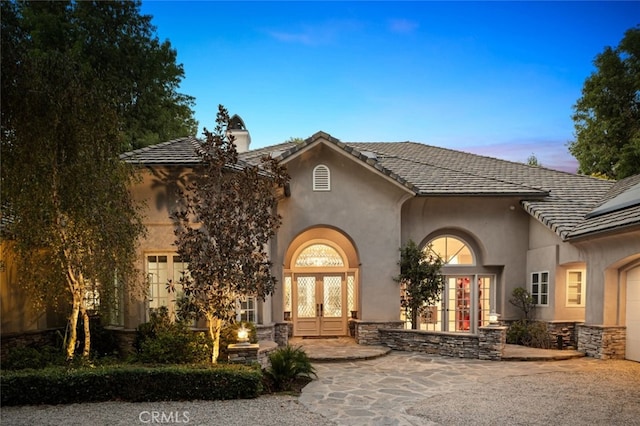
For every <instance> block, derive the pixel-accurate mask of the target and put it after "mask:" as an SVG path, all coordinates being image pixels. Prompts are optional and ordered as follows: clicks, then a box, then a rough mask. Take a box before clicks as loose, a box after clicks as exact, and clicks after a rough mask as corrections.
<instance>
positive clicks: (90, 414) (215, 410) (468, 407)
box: [0, 352, 640, 426]
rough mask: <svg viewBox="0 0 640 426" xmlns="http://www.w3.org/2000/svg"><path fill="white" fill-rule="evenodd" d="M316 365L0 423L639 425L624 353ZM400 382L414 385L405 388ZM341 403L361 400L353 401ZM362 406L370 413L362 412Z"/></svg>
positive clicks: (24, 410) (20, 411) (633, 366)
mask: <svg viewBox="0 0 640 426" xmlns="http://www.w3.org/2000/svg"><path fill="white" fill-rule="evenodd" d="M317 367H318V371H319V379H318V380H316V381H314V382H312V383H311V384H310V385H308V386H307V387H306V388H305V389H304V391H303V394H302V396H301V397H299V398H296V397H292V396H286V395H278V396H264V397H260V398H258V399H255V400H235V401H194V402H179V401H177V402H160V403H125V402H106V403H94V404H74V405H62V406H28V407H3V408H2V409H0V414H1V418H0V422H1V423H2V425H62V424H64V425H142V424H191V425H231V426H233V425H243V426H244V425H251V424H253V425H261V426H262V425H274V426H275V425H282V426H287V425H305V426H306V425H318V426H323V425H331V424H339V425H343V424H344V425H440V424H441V425H465V426H466V425H550V424H553V425H640V363H636V362H631V361H597V360H593V359H579V360H570V361H555V362H546V363H545V362H538V363H529V362H490V361H486V362H485V361H477V360H459V359H451V358H443V357H428V356H420V355H411V354H407V353H397V352H393V353H391V354H390V355H389V356H386V357H383V358H380V359H378V360H370V361H361V362H357V363H336V364H318V365H317ZM375 383H377V385H375ZM394 386H396V387H397V388H399V389H400V388H405V389H407V391H406V395H404V394H402V393H401V392H398V393H394V392H391V391H392V390H393V388H394ZM421 386H426V387H424V388H421ZM410 389H413V390H415V389H423V390H421V391H420V392H418V393H415V392H413V393H412V392H410V391H409V390H410ZM389 390H391V391H389ZM386 391H389V392H390V393H389V394H386V393H385V392H386ZM385 395H386V396H385ZM350 404H355V405H356V406H357V407H359V408H361V409H359V410H353V409H352V408H353V406H350ZM367 410H369V411H367ZM376 410H377V411H376ZM368 412H371V413H372V414H371V415H368V416H367V415H366V413H368ZM380 412H382V413H383V415H382V416H381V415H380ZM363 413H364V414H365V415H364V416H363Z"/></svg>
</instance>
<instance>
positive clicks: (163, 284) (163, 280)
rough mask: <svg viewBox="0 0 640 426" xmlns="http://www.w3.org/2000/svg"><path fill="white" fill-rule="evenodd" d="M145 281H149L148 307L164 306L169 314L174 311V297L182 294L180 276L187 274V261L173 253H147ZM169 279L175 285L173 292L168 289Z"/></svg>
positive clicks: (171, 314) (173, 313)
mask: <svg viewBox="0 0 640 426" xmlns="http://www.w3.org/2000/svg"><path fill="white" fill-rule="evenodd" d="M146 260H147V262H146V268H147V271H146V272H147V281H148V283H149V308H151V309H157V308H159V307H161V306H166V307H167V309H169V315H170V316H174V315H175V312H176V299H177V298H178V297H180V296H181V295H182V286H181V285H180V278H182V277H183V276H184V274H188V273H189V271H188V263H187V262H185V261H183V260H182V258H181V257H180V256H178V255H176V254H173V253H166V254H148V255H147V256H146ZM169 281H172V282H173V283H174V285H175V290H176V291H175V292H171V291H169V289H168V284H169Z"/></svg>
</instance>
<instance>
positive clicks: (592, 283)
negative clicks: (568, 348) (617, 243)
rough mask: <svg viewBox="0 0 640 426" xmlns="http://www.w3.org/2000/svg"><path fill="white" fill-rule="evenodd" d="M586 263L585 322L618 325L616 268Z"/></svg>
mask: <svg viewBox="0 0 640 426" xmlns="http://www.w3.org/2000/svg"><path fill="white" fill-rule="evenodd" d="M594 263H595V262H589V263H588V264H587V285H586V290H587V291H586V293H587V298H586V304H585V324H587V325H618V323H617V322H618V297H619V296H618V286H619V282H618V281H619V280H618V278H619V277H618V275H619V274H618V270H617V269H611V268H610V269H604V268H603V265H598V264H597V263H596V264H594Z"/></svg>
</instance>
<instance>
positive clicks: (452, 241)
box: [424, 236, 475, 266]
mask: <svg viewBox="0 0 640 426" xmlns="http://www.w3.org/2000/svg"><path fill="white" fill-rule="evenodd" d="M424 250H425V251H426V253H427V254H431V255H435V256H437V257H439V258H440V259H442V263H443V264H444V265H445V266H449V265H474V264H475V260H474V258H473V252H472V251H471V248H470V247H469V246H468V245H467V243H465V242H464V241H462V240H461V239H459V238H457V237H452V236H444V237H438V238H436V239H434V240H431V242H430V243H429V244H427V245H426V247H425V248H424Z"/></svg>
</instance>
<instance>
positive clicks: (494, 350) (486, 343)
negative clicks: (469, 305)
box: [478, 326, 507, 361]
mask: <svg viewBox="0 0 640 426" xmlns="http://www.w3.org/2000/svg"><path fill="white" fill-rule="evenodd" d="M506 340H507V327H502V326H497V327H495V326H489V327H480V328H479V329H478V359H487V360H491V361H500V360H501V359H502V354H503V353H504V345H505V343H506Z"/></svg>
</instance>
